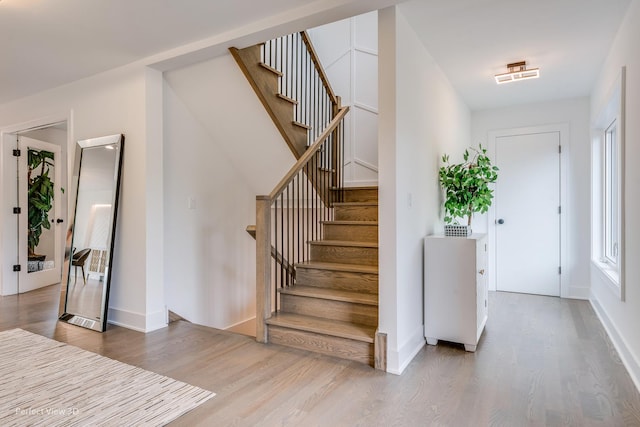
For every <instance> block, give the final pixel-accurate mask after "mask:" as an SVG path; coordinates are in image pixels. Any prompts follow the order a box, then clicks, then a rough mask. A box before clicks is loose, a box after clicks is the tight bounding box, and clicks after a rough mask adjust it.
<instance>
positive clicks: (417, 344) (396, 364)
mask: <svg viewBox="0 0 640 427" xmlns="http://www.w3.org/2000/svg"><path fill="white" fill-rule="evenodd" d="M425 343H426V340H425V338H424V328H423V326H422V325H420V327H419V328H417V329H416V330H415V331H414V332H413V334H412V335H411V337H409V339H408V340H406V341H405V342H404V344H402V346H400V349H398V350H392V349H387V372H389V373H390V374H395V375H402V372H403V371H404V370H405V368H406V367H407V366H409V363H411V361H412V360H413V358H414V357H416V354H418V352H419V351H420V350H421V349H422V347H424V345H425Z"/></svg>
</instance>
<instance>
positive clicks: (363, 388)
mask: <svg viewBox="0 0 640 427" xmlns="http://www.w3.org/2000/svg"><path fill="white" fill-rule="evenodd" d="M58 295H60V290H59V286H51V287H48V288H44V289H41V290H38V291H34V292H31V293H28V294H24V295H21V296H19V297H15V296H11V297H0V330H6V329H11V328H15V327H20V328H22V329H25V330H28V331H31V332H35V333H38V334H41V335H44V336H47V337H50V338H54V339H57V340H59V341H64V342H67V343H69V344H72V345H75V346H78V347H81V348H84V349H86V350H90V351H93V352H96V353H99V354H102V355H104V356H107V357H111V358H113V359H116V360H120V361H122V362H125V363H129V364H132V365H136V366H140V367H142V368H144V369H148V370H151V371H153V372H157V373H160V374H163V375H167V376H170V377H172V378H175V379H178V380H181V381H186V382H188V383H190V384H193V385H196V386H199V387H203V388H206V389H208V390H212V391H214V392H215V393H217V396H216V397H214V398H213V399H211V400H209V401H208V402H206V403H205V404H204V405H202V406H200V407H199V408H197V409H195V410H194V411H191V412H190V413H188V414H186V415H184V416H183V417H181V418H179V419H178V420H176V421H175V422H173V423H172V424H171V425H173V426H196V425H200V426H228V425H237V426H254V425H261V426H275V425H291V426H299V425H305V426H391V425H393V426H453V427H457V426H509V427H511V426H529V425H531V426H640V395H639V394H638V392H637V390H636V389H635V387H634V385H633V383H632V381H631V379H630V377H629V375H628V374H627V372H626V371H625V369H624V367H623V366H622V364H621V362H620V360H619V358H618V355H617V353H616V351H615V350H614V348H613V346H612V344H611V342H610V341H609V339H608V337H607V336H606V334H605V332H604V330H603V328H602V326H601V325H600V323H599V321H598V319H597V318H596V316H595V314H594V312H593V310H592V309H591V306H590V305H589V303H588V302H586V301H572V300H561V299H557V298H549V297H539V296H531V295H519V294H508V293H491V295H490V306H489V310H490V311H489V321H488V323H487V326H486V329H485V332H484V334H483V337H482V338H481V339H480V342H479V344H478V348H477V351H476V352H475V353H467V352H464V351H463V350H461V348H460V347H459V346H457V345H454V344H446V343H444V344H440V345H438V346H436V347H432V346H426V347H425V348H423V349H422V350H421V351H420V352H419V353H418V355H417V356H416V358H415V359H414V360H413V362H412V363H411V364H410V365H409V366H408V367H407V369H406V370H405V372H404V373H403V375H402V376H396V375H391V374H386V373H383V372H380V371H375V370H374V369H372V368H370V367H368V366H366V365H363V364H360V363H356V362H350V361H346V360H342V359H336V358H332V357H327V356H322V355H317V354H309V353H305V352H303V351H299V350H295V349H291V348H286V347H280V346H276V345H262V344H258V343H256V342H255V341H254V340H253V339H251V338H250V337H247V336H242V335H237V334H233V333H230V332H226V331H220V330H215V329H211V328H206V327H202V326H198V325H194V324H190V323H187V322H182V321H178V322H173V323H171V325H170V326H169V327H168V328H165V329H163V330H159V331H155V332H152V333H149V334H142V333H139V332H134V331H131V330H128V329H124V328H120V327H116V326H111V325H110V326H109V328H108V330H107V332H105V333H103V334H100V333H97V332H93V331H89V330H85V329H82V328H79V327H76V326H73V325H68V324H64V323H59V322H56V321H55V319H56V317H57V310H58V301H57V299H56V298H57V296H58Z"/></svg>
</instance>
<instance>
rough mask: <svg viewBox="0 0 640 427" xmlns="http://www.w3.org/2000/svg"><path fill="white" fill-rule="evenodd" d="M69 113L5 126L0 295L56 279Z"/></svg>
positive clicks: (61, 264)
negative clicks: (64, 115) (65, 115)
mask: <svg viewBox="0 0 640 427" xmlns="http://www.w3.org/2000/svg"><path fill="white" fill-rule="evenodd" d="M68 123H69V120H68V118H67V117H60V118H49V119H45V120H39V121H34V122H30V123H27V124H23V125H17V126H14V127H12V128H7V129H4V130H3V131H2V133H1V144H2V150H1V153H0V164H1V170H2V172H1V175H2V187H1V188H0V203H1V204H2V206H3V207H4V208H5V209H3V212H4V213H3V214H2V218H1V221H2V222H1V223H0V227H1V231H2V233H1V235H2V242H1V244H0V248H1V249H0V255H1V256H0V259H1V260H2V263H3V265H2V275H1V277H0V295H15V294H21V293H24V292H29V291H32V290H35V289H39V288H42V287H45V286H49V285H53V284H57V283H60V282H61V280H62V275H63V272H64V271H65V269H64V266H65V262H64V248H65V239H64V237H65V231H66V227H67V215H68V202H67V193H68V191H67V190H68V189H67V182H68V177H67V163H68V159H67V147H68V146H69V141H70V136H69V132H68Z"/></svg>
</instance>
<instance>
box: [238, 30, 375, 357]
mask: <svg viewBox="0 0 640 427" xmlns="http://www.w3.org/2000/svg"><path fill="white" fill-rule="evenodd" d="M230 51H231V53H232V55H233V57H234V58H235V59H236V61H237V62H238V65H239V66H240V68H241V70H242V71H243V73H244V75H245V77H246V78H247V80H248V81H249V83H250V84H251V86H252V88H253V89H254V91H255V92H256V95H257V96H258V98H259V99H260V100H261V102H262V104H263V106H264V107H265V109H266V110H267V112H268V113H269V115H270V117H271V119H272V120H273V122H274V124H275V125H276V127H277V128H278V130H279V131H280V133H281V135H282V137H283V139H284V140H285V142H286V143H287V145H288V146H289V148H290V149H291V151H292V152H293V154H294V155H295V157H296V158H297V159H298V161H297V162H296V164H295V165H294V166H293V167H292V168H291V170H290V171H289V172H288V173H287V175H285V176H284V177H283V178H282V180H281V181H280V183H278V185H277V186H276V188H275V189H274V190H273V191H272V192H271V193H270V194H269V195H265V196H257V198H256V225H255V226H249V227H247V231H248V232H249V233H250V234H251V235H252V236H254V237H255V239H256V339H257V340H258V341H260V342H265V343H267V342H269V343H274V344H280V345H285V346H290V347H294V348H298V349H303V350H307V351H313V352H316V353H322V354H326V355H331V356H336V357H340V358H344V359H349V360H354V361H358V362H362V363H366V364H369V365H371V366H374V367H376V368H377V369H386V336H385V335H384V334H379V333H377V327H378V222H377V221H378V189H377V188H376V187H366V188H365V187H362V188H345V187H344V178H343V166H344V160H343V152H344V143H343V139H344V137H343V135H344V127H343V118H344V116H345V115H346V114H347V113H348V111H349V107H342V106H341V105H340V98H339V97H338V96H336V95H335V94H334V93H333V90H332V88H331V86H330V84H329V81H328V79H327V76H326V74H325V73H324V70H323V69H322V67H321V65H320V62H319V60H318V58H317V55H316V53H315V50H314V49H313V46H312V44H311V42H310V40H309V38H308V36H307V35H306V33H305V32H301V33H295V34H291V35H288V36H284V37H282V38H280V39H275V40H270V41H267V42H265V43H262V44H260V45H256V46H250V47H248V48H244V49H236V48H231V49H230Z"/></svg>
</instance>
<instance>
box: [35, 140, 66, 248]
mask: <svg viewBox="0 0 640 427" xmlns="http://www.w3.org/2000/svg"><path fill="white" fill-rule="evenodd" d="M53 162H54V158H53V153H52V152H50V151H45V150H34V149H29V150H28V155H27V166H28V169H27V186H28V187H27V188H28V190H27V191H28V193H27V200H28V223H29V232H28V239H27V240H28V248H29V256H36V254H35V249H36V247H37V246H38V244H39V243H40V236H41V235H42V231H43V229H47V230H49V229H50V228H51V222H50V220H49V211H51V209H52V208H53V199H54V182H53V181H52V180H51V177H50V176H49V173H50V172H51V168H53V166H54V163H53ZM61 190H62V192H64V189H63V188H62V189H61Z"/></svg>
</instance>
